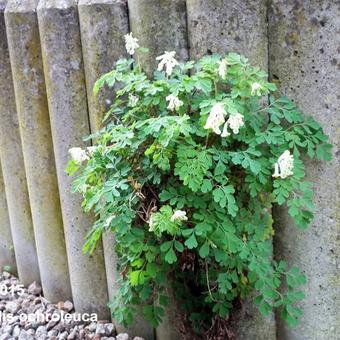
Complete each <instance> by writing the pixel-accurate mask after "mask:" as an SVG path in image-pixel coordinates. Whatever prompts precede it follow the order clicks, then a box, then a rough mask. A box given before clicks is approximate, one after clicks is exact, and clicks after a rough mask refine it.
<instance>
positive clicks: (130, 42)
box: [124, 32, 139, 55]
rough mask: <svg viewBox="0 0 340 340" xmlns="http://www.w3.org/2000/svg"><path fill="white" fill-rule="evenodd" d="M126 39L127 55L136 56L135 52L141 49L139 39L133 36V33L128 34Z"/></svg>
mask: <svg viewBox="0 0 340 340" xmlns="http://www.w3.org/2000/svg"><path fill="white" fill-rule="evenodd" d="M124 38H125V48H126V51H127V53H129V54H130V55H133V54H135V50H136V49H137V48H138V47H139V44H138V39H137V38H134V37H133V36H132V32H130V33H128V34H126V35H125V36H124Z"/></svg>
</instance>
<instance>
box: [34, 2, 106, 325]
mask: <svg viewBox="0 0 340 340" xmlns="http://www.w3.org/2000/svg"><path fill="white" fill-rule="evenodd" d="M37 11H38V22H39V32H40V40H41V48H42V59H43V66H44V74H45V83H46V92H47V100H48V108H49V112H50V120H51V131H52V139H53V146H54V154H55V161H56V168H57V177H58V183H59V192H60V198H61V210H62V216H63V222H64V230H65V240H66V248H67V255H68V265H69V270H70V280H71V287H72V295H73V301H74V305H75V309H76V310H77V311H78V312H95V313H97V314H98V317H99V318H101V319H108V318H109V311H108V308H107V306H106V304H107V302H108V296H107V283H106V275H105V264H104V258H103V249H102V244H101V242H99V243H98V245H97V248H96V250H95V252H94V253H93V254H92V255H88V254H83V251H82V247H83V244H84V239H85V236H86V234H87V232H88V231H89V230H90V228H91V227H92V224H93V221H94V219H93V217H92V216H90V215H88V214H85V213H84V212H83V211H82V208H81V201H82V199H81V197H80V195H75V194H71V183H72V181H73V179H72V178H69V177H68V176H67V174H66V172H65V169H66V166H67V163H68V161H69V155H68V150H69V149H70V148H71V147H74V146H85V143H84V142H83V137H85V136H87V135H88V134H89V132H90V131H89V119H88V110H87V103H86V87H85V78H84V70H83V60H82V52H81V42H80V30H79V19H78V8H77V2H76V1H74V0H41V1H40V2H39V5H38V10H37Z"/></svg>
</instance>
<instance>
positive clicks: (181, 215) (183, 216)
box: [170, 210, 188, 222]
mask: <svg viewBox="0 0 340 340" xmlns="http://www.w3.org/2000/svg"><path fill="white" fill-rule="evenodd" d="M170 220H171V222H177V221H187V220H188V217H187V213H186V212H185V211H184V210H176V211H175V212H174V213H173V215H172V216H171V218H170Z"/></svg>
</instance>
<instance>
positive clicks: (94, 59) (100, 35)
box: [78, 0, 153, 339]
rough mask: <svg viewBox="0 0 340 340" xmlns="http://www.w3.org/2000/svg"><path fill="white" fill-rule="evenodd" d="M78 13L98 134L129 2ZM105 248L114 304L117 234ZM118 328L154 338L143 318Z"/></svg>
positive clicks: (122, 52) (108, 1)
mask: <svg viewBox="0 0 340 340" xmlns="http://www.w3.org/2000/svg"><path fill="white" fill-rule="evenodd" d="M78 11H79V23H80V31H81V41H82V49H83V58H84V69H85V78H86V89H87V100H88V107H89V116H90V126H91V131H92V132H95V131H98V130H99V129H100V128H101V127H102V119H103V116H104V114H105V112H106V111H107V109H108V108H109V106H110V104H111V103H112V101H113V100H114V90H109V89H107V88H106V89H103V90H102V91H101V92H100V93H99V95H98V96H97V97H96V96H94V94H93V85H94V83H95V81H96V80H97V79H98V78H99V77H100V76H101V75H102V74H104V73H106V72H108V71H110V70H112V69H113V68H114V66H115V62H116V61H117V60H118V59H119V58H122V57H127V53H126V49H125V41H124V35H125V34H127V33H129V20H128V12H127V5H126V2H125V1H122V0H97V1H92V0H80V2H79V5H78ZM103 248H104V258H105V267H106V276H107V283H108V292H109V299H110V301H112V300H113V299H114V297H115V293H116V292H117V290H118V289H119V287H118V285H117V280H118V278H119V273H118V272H117V256H116V254H115V251H114V234H113V233H112V232H110V231H108V232H106V233H105V234H104V235H103ZM115 326H116V329H117V331H118V332H127V333H128V334H129V336H130V337H133V336H142V337H143V338H145V339H152V338H153V329H152V327H151V326H150V325H149V324H148V323H146V322H145V321H144V320H143V319H142V318H141V317H137V319H136V321H135V323H134V325H133V326H131V327H129V329H127V330H126V329H125V328H124V327H122V326H121V325H118V324H116V325H115Z"/></svg>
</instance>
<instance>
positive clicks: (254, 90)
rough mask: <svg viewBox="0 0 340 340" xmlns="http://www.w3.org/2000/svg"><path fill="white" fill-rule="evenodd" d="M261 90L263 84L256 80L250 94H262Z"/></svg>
mask: <svg viewBox="0 0 340 340" xmlns="http://www.w3.org/2000/svg"><path fill="white" fill-rule="evenodd" d="M261 90H262V85H261V84H259V83H256V82H255V83H253V84H252V85H251V92H250V94H251V95H252V96H261Z"/></svg>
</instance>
